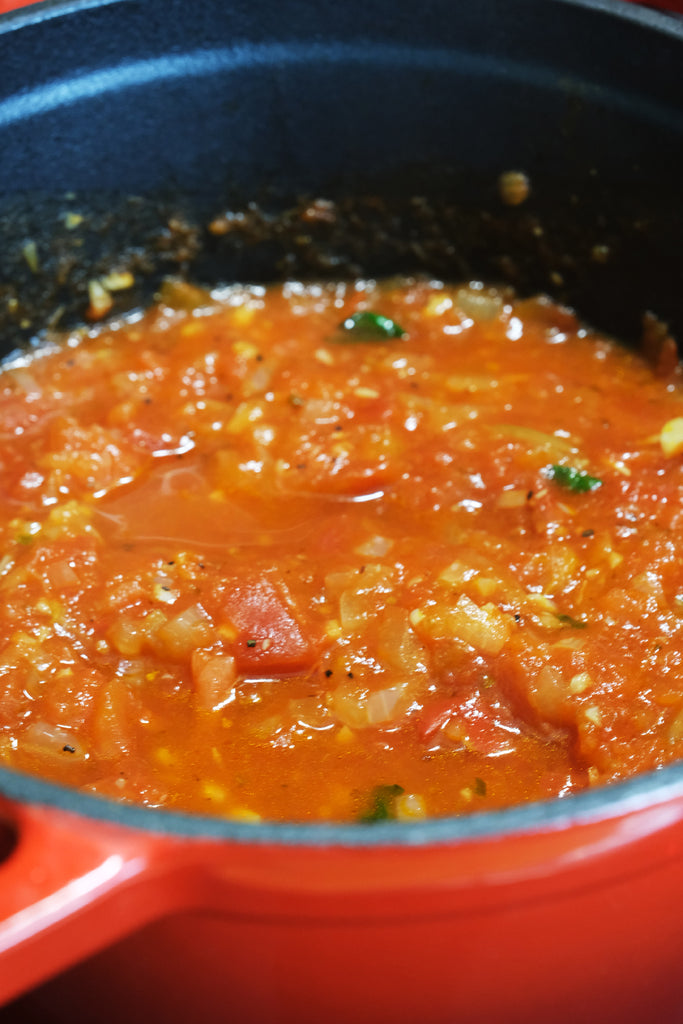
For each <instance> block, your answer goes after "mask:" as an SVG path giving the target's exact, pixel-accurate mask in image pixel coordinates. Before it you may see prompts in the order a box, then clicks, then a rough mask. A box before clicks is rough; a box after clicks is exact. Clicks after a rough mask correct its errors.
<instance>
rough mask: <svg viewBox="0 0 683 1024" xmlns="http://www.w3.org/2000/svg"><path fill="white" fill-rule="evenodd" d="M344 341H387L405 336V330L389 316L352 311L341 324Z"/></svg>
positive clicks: (365, 311)
mask: <svg viewBox="0 0 683 1024" xmlns="http://www.w3.org/2000/svg"><path fill="white" fill-rule="evenodd" d="M339 330H340V331H341V332H342V337H343V340H344V341H386V340H387V339H389V338H403V337H404V336H405V333H406V332H405V331H404V330H403V328H402V327H399V325H398V324H397V323H396V321H395V320H391V319H390V318H389V317H388V316H382V314H381V313H371V312H370V311H369V310H362V311H361V312H359V313H352V314H351V316H347V318H346V320H344V321H342V323H340V325H339Z"/></svg>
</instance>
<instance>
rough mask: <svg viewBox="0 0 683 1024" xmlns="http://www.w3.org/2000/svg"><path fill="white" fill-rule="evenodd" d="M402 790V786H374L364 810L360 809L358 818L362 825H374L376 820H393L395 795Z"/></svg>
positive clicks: (394, 815) (398, 794)
mask: <svg viewBox="0 0 683 1024" xmlns="http://www.w3.org/2000/svg"><path fill="white" fill-rule="evenodd" d="M403 792H404V789H403V786H398V785H396V784H394V785H392V786H375V788H374V789H373V790H372V792H371V793H370V800H369V801H368V806H367V808H366V810H364V811H362V812H361V813H360V814H359V816H358V820H359V821H360V822H361V824H363V825H374V824H375V823H376V822H378V821H393V820H394V819H395V818H396V809H395V806H394V804H395V802H396V797H397V796H400V795H401V793H403Z"/></svg>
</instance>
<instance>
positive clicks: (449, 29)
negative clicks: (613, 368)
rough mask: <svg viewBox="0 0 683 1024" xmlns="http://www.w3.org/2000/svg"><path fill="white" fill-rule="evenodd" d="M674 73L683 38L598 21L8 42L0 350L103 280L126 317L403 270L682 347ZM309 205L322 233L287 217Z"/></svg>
mask: <svg viewBox="0 0 683 1024" xmlns="http://www.w3.org/2000/svg"><path fill="white" fill-rule="evenodd" d="M682 58H683V27H682V26H681V23H679V22H677V21H676V20H675V19H673V18H668V17H667V16H665V15H658V14H654V13H652V12H646V11H633V10H632V9H631V8H630V5H629V6H628V7H626V5H622V4H620V3H618V2H616V0H615V2H611V0H603V2H592V3H591V2H588V0H486V2H482V0H465V2H462V3H458V4H452V3H449V2H448V0H428V2H426V3H425V4H423V5H422V6H421V8H420V16H419V17H416V16H415V14H414V12H413V10H412V8H411V7H409V5H405V4H404V5H401V4H395V3H392V2H389V0H346V2H345V3H343V4H316V3H313V2H312V0H277V2H268V0H266V2H263V3H259V4H252V3H248V2H247V0H231V2H230V3H227V4H226V3H224V2H222V0H197V2H195V3H192V4H187V3H185V2H184V0H111V2H101V3H100V2H94V0H85V2H78V0H75V2H71V3H50V2H47V3H44V4H40V5H39V6H38V8H37V9H35V10H33V11H30V12H29V13H23V14H21V13H20V14H16V15H13V16H10V17H6V18H4V19H2V22H0V66H1V67H2V76H1V79H0V214H1V215H2V246H0V336H1V337H2V343H3V345H4V347H5V350H7V349H8V348H11V347H13V346H15V345H16V344H18V343H20V342H21V341H25V340H27V339H29V338H30V337H32V336H33V335H35V334H36V332H38V331H40V330H41V329H42V328H44V327H46V326H48V327H49V326H70V325H72V324H73V323H76V322H78V321H79V319H81V318H82V316H83V311H84V309H85V308H86V306H87V298H86V294H87V282H88V280H89V279H91V278H92V277H97V276H99V275H101V274H103V273H106V272H107V271H109V270H111V269H117V268H118V269H122V268H126V269H130V270H132V271H133V272H134V275H135V279H136V287H135V288H134V289H132V290H131V291H129V292H126V293H124V294H122V295H121V296H120V298H121V303H122V305H124V306H127V307H130V306H134V305H138V304H140V303H143V302H146V301H148V300H149V298H150V296H151V295H152V294H153V292H154V289H155V287H156V286H157V285H158V283H159V280H160V279H161V278H162V277H163V276H164V275H165V274H169V273H181V274H184V275H186V276H188V277H189V278H191V279H193V280H196V281H198V282H200V283H204V284H213V283H216V282H222V281H226V280H234V279H251V280H256V279H258V280H268V279H273V278H278V277H283V276H290V277H293V276H294V277H321V276H346V275H349V274H365V275H373V276H374V275H380V274H387V273H395V272H407V273H410V272H414V271H417V272H426V273H430V274H434V275H436V276H439V277H445V278H451V279H453V278H455V279H463V278H476V277H483V278H486V279H490V280H494V281H505V282H509V283H511V284H513V285H514V286H515V287H516V288H518V290H519V291H521V292H533V291H539V290H540V291H545V292H550V293H551V294H553V296H554V297H556V298H557V299H559V300H561V301H564V302H567V303H569V304H571V305H573V306H575V307H576V308H577V309H578V310H579V312H580V314H581V315H582V316H583V317H584V318H585V319H587V320H588V321H591V322H592V323H594V324H595V325H597V326H599V327H601V328H603V329H605V330H607V331H610V332H613V333H616V334H618V335H619V336H622V337H624V338H625V339H627V340H632V339H636V338H637V337H638V335H639V333H640V329H641V320H642V315H643V313H644V312H645V311H646V310H650V311H652V312H654V313H655V314H656V315H657V316H658V317H659V318H660V319H662V320H663V321H665V322H667V323H669V324H670V325H671V328H672V330H673V331H674V334H678V336H679V337H681V336H683V308H682V305H681V302H680V299H679V295H680V289H681V285H682V284H683V255H682V249H681V245H680V238H681V203H680V181H681V179H682V178H683V96H682V92H683V85H682V76H681V74H680V67H681V66H682V63H683V60H682ZM511 169H516V170H522V171H524V172H525V173H526V174H527V175H528V176H529V178H530V181H531V187H532V192H531V196H530V198H529V200H528V201H527V202H525V203H523V204H522V205H520V206H518V207H508V206H505V205H504V204H503V203H502V202H501V200H500V198H499V195H498V190H497V180H498V176H499V174H500V173H501V172H504V171H507V170H511ZM320 196H322V197H325V198H327V199H334V200H336V201H337V207H336V210H337V218H336V220H335V221H334V223H330V222H329V221H325V222H319V223H313V224H312V223H311V222H310V221H306V220H305V218H304V217H303V212H304V211H305V210H306V209H307V208H308V205H309V200H310V199H311V198H316V197H320ZM250 203H251V204H254V203H255V204H257V205H256V206H255V207H254V206H252V207H250V206H249V204H250ZM240 210H247V216H246V218H245V219H243V220H240V221H239V222H238V224H237V229H235V230H231V231H230V232H229V233H227V234H223V235H220V236H219V235H216V234H213V233H212V232H211V231H210V230H208V229H207V224H209V223H211V222H212V221H214V219H215V218H216V216H217V215H220V214H222V213H224V212H225V211H230V212H233V213H234V212H235V211H240ZM69 215H71V216H69ZM73 215H76V216H75V218H74V216H73ZM79 218H83V219H82V220H79ZM75 220H76V221H78V225H77V226H76V227H74V222H75ZM236 223H237V222H236V221H235V220H234V219H232V220H231V221H230V224H231V227H233V228H234V227H235V224H236ZM118 308H119V309H120V308H122V306H121V305H120V306H119V307H118Z"/></svg>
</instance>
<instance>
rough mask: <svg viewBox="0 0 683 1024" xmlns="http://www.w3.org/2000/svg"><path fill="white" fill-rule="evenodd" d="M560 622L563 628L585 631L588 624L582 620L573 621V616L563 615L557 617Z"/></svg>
mask: <svg viewBox="0 0 683 1024" xmlns="http://www.w3.org/2000/svg"><path fill="white" fill-rule="evenodd" d="M556 618H557V620H558V622H561V623H562V625H563V626H572V627H573V629H585V628H586V623H585V622H583V621H582V620H581V619H573V618H572V617H571V615H565V614H564V613H561V614H560V615H557V616H556Z"/></svg>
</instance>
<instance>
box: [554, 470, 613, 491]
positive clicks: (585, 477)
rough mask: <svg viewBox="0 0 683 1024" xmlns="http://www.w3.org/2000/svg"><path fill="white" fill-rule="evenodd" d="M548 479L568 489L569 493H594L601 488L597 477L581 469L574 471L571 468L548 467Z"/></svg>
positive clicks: (600, 482)
mask: <svg viewBox="0 0 683 1024" xmlns="http://www.w3.org/2000/svg"><path fill="white" fill-rule="evenodd" d="M549 475H550V478H551V480H554V481H555V482H556V483H558V484H561V485H562V487H568V488H569V490H570V491H576V492H577V493H578V492H581V491H595V490H597V489H598V487H602V480H599V479H598V477H597V476H591V475H590V474H589V473H586V472H584V470H582V469H575V468H574V467H573V466H558V465H553V466H551V467H550V473H549Z"/></svg>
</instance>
